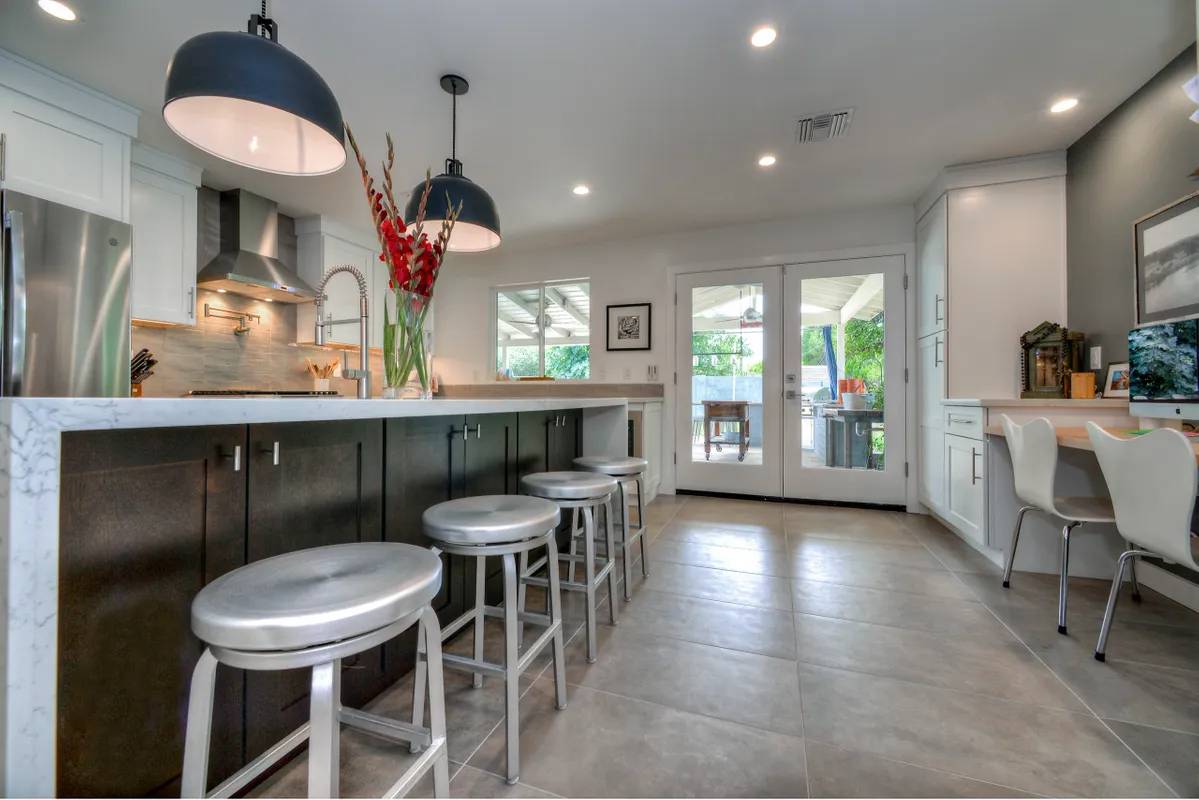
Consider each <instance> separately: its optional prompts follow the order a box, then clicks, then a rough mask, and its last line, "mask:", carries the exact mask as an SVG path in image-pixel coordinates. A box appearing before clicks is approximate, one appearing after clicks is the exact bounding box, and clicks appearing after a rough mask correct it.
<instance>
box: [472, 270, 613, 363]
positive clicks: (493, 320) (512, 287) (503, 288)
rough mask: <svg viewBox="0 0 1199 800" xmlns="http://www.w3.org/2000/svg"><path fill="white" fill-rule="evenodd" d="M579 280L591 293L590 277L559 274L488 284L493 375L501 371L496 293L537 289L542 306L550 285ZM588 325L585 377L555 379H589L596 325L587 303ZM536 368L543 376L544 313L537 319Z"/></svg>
mask: <svg viewBox="0 0 1199 800" xmlns="http://www.w3.org/2000/svg"><path fill="white" fill-rule="evenodd" d="M580 283H585V284H587V294H588V297H589V298H590V296H591V279H590V278H558V279H554V280H548V281H530V282H527V283H505V284H501V285H499V286H492V287H491V305H490V310H489V311H488V317H489V319H488V322H489V325H488V327H489V329H490V331H491V340H490V343H489V345H488V348H489V349H488V355H487V361H488V363H489V364H490V365H491V373H492V376H493V379H495V380H498V378H499V372H500V363H499V346H498V345H499V326H500V323H499V296H500V294H501V293H503V292H513V291H523V290H526V289H536V290H538V293H539V297H540V298H541V305H540V307H541V308H545V292H546V289H552V288H553V287H555V286H577V285H578V284H580ZM588 313H589V316H588V323H589V325H588V328H587V345H588V350H587V377H586V378H557V379H556V380H591V374H592V372H591V354H592V350H591V344H592V340H593V339H594V338H595V337H594V329H595V309H594V304H590V305H589V312H588ZM537 338H538V342H537V372H538V375H539V376H540V377H543V378H544V377H545V348H546V344H545V320H544V317H543V318H542V319H541V320H539V325H538V332H537Z"/></svg>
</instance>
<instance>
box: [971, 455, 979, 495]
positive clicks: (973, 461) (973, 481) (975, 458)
mask: <svg viewBox="0 0 1199 800" xmlns="http://www.w3.org/2000/svg"><path fill="white" fill-rule="evenodd" d="M978 456H979V452H978V449H977V448H974V447H971V448H970V485H971V486H973V485H974V484H976V483H978V479H979V474H978V470H977V469H975V468H974V467H975V465H976V464H977V463H978Z"/></svg>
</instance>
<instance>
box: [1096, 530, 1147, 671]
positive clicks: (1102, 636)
mask: <svg viewBox="0 0 1199 800" xmlns="http://www.w3.org/2000/svg"><path fill="white" fill-rule="evenodd" d="M1151 555H1153V553H1150V552H1149V551H1147V550H1127V551H1125V552H1123V553H1121V554H1120V559H1119V560H1118V561H1117V562H1116V574H1115V576H1114V577H1113V578H1112V588H1111V590H1110V591H1109V592H1108V593H1107V607H1106V608H1105V609H1103V625H1101V626H1100V627H1099V641H1098V643H1096V645H1095V660H1096V661H1107V637H1108V636H1109V635H1110V634H1111V631H1112V620H1113V619H1114V618H1115V616H1116V603H1117V601H1119V599H1120V584H1121V583H1122V582H1123V581H1124V566H1125V565H1126V564H1127V565H1128V567H1129V568H1130V569H1131V568H1132V566H1133V564H1135V563H1136V560H1137V559H1138V558H1140V557H1141V556H1151Z"/></svg>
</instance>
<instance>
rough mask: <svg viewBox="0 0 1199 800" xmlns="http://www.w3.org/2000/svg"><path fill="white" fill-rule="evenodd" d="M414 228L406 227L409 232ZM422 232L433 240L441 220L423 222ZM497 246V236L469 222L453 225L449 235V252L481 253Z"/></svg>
mask: <svg viewBox="0 0 1199 800" xmlns="http://www.w3.org/2000/svg"><path fill="white" fill-rule="evenodd" d="M415 228H416V226H415V225H409V226H408V229H409V230H410V231H411V230H413V229H415ZM422 230H423V231H424V232H425V233H426V234H428V236H429V238H430V239H435V238H436V237H437V234H438V233H439V232H440V231H441V220H439V219H435V220H430V219H427V220H425V223H424V225H423V226H422ZM499 246H500V237H499V234H497V233H496V232H495V231H493V230H491V229H489V228H484V227H483V226H482V225H475V224H474V223H471V222H457V223H455V224H454V232H453V233H452V234H451V235H450V250H451V251H452V252H455V253H481V252H483V251H484V250H491V249H493V248H496V247H499Z"/></svg>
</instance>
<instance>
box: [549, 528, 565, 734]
mask: <svg viewBox="0 0 1199 800" xmlns="http://www.w3.org/2000/svg"><path fill="white" fill-rule="evenodd" d="M546 569H547V570H548V572H549V586H547V587H546V589H547V591H548V592H549V597H547V598H546V605H547V606H548V607H549V613H550V624H551V625H555V626H557V630H556V631H554V641H553V644H552V645H551V647H552V648H553V654H554V694H555V701H556V704H557V706H558V709H559V710H561V709H564V708H566V643H565V641H564V637H563V634H562V587H561V584H560V583H559V580H558V543H557V542H556V541H554V539H553V538H552V537H551V538H550V540H549V542H548V543H547V544H546Z"/></svg>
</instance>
